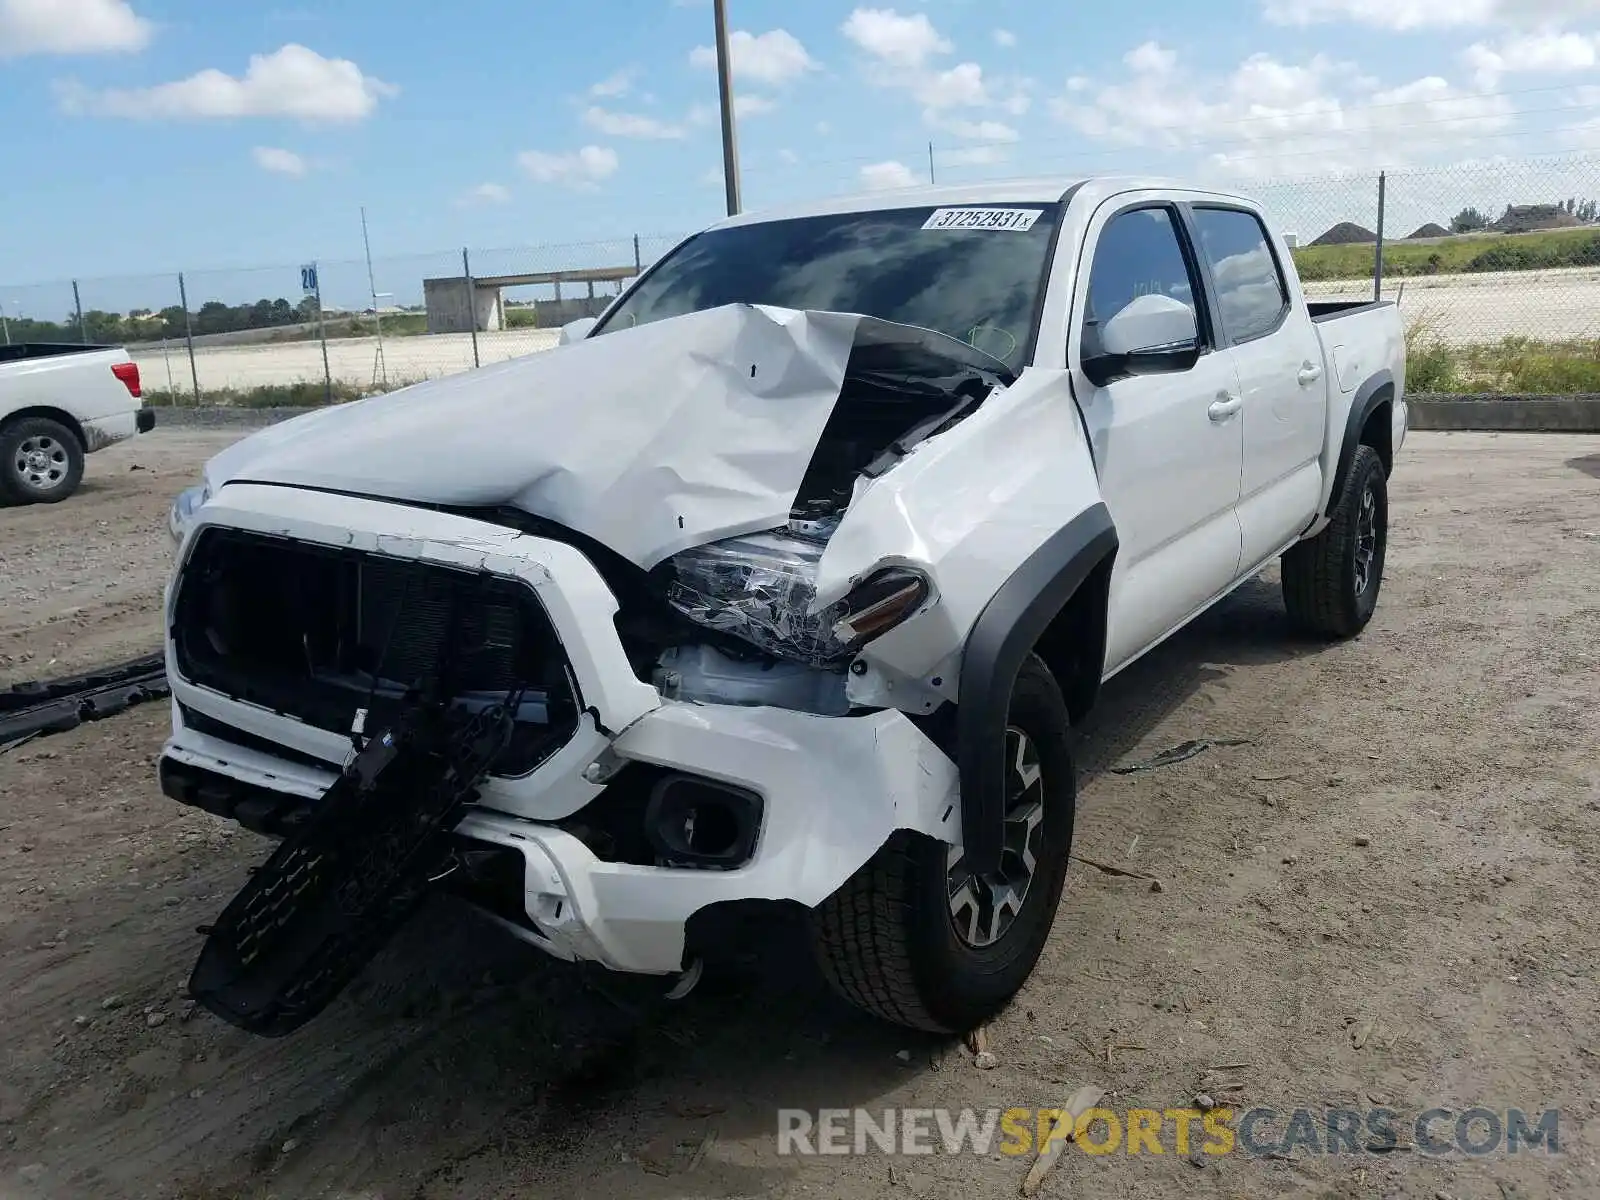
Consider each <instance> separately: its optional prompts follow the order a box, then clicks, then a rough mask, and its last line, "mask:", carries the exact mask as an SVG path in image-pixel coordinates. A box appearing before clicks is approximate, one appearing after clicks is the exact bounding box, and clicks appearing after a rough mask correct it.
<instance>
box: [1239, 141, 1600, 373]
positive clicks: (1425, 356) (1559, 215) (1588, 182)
mask: <svg viewBox="0 0 1600 1200" xmlns="http://www.w3.org/2000/svg"><path fill="white" fill-rule="evenodd" d="M1252 191H1253V192H1254V194H1255V195H1257V196H1258V197H1259V198H1260V199H1261V200H1262V202H1263V204H1264V205H1265V206H1266V207H1267V210H1268V212H1269V213H1270V214H1271V215H1272V216H1273V217H1274V218H1275V219H1276V220H1277V222H1278V223H1279V227H1280V228H1282V229H1284V230H1286V231H1289V232H1292V233H1293V234H1294V235H1295V240H1296V241H1297V243H1298V246H1297V248H1296V249H1295V251H1294V258H1295V264H1296V267H1297V268H1298V270H1299V272H1300V277H1301V279H1302V281H1303V283H1304V286H1305V290H1306V293H1307V294H1308V295H1310V296H1312V297H1317V298H1340V299H1354V298H1358V297H1364V296H1379V295H1381V296H1382V298H1383V299H1386V300H1395V301H1398V303H1399V306H1400V311H1401V315H1402V316H1403V318H1404V320H1405V325H1406V330H1407V342H1408V351H1409V354H1408V358H1409V362H1408V371H1407V375H1408V381H1409V384H1410V386H1411V387H1412V389H1413V390H1416V391H1432V392H1484V393H1488V392H1508V393H1531V392H1600V159H1597V158H1594V157H1590V156H1576V157H1572V156H1569V157H1562V158H1548V159H1520V160H1504V159H1496V160H1493V161H1486V162H1476V163H1464V164H1459V165H1456V166H1451V167H1437V168H1427V169H1418V170H1410V171H1391V172H1385V173H1381V174H1373V175H1368V176H1365V177H1361V176H1341V177H1335V178H1327V179H1315V180H1289V181H1283V182H1274V183H1269V184H1266V185H1263V186H1258V187H1255V188H1253V189H1252Z"/></svg>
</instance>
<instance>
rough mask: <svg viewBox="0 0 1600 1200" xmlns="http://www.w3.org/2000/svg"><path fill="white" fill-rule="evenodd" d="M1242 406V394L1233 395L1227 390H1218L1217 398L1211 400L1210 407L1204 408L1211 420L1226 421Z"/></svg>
mask: <svg viewBox="0 0 1600 1200" xmlns="http://www.w3.org/2000/svg"><path fill="white" fill-rule="evenodd" d="M1243 407H1244V397H1243V396H1233V395H1230V394H1229V393H1227V392H1219V393H1217V398H1216V399H1215V400H1213V401H1212V402H1211V407H1209V408H1207V409H1206V415H1207V416H1208V417H1210V418H1211V419H1212V420H1213V421H1226V420H1227V419H1228V418H1229V417H1231V416H1233V414H1234V413H1236V412H1238V411H1239V410H1240V409H1241V408H1243Z"/></svg>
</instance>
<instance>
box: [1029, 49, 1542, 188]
mask: <svg viewBox="0 0 1600 1200" xmlns="http://www.w3.org/2000/svg"><path fill="white" fill-rule="evenodd" d="M1143 50H1144V48H1143V47H1140V48H1139V50H1138V51H1135V52H1134V53H1131V54H1129V55H1128V56H1127V57H1126V59H1125V60H1124V61H1125V62H1126V63H1127V64H1129V66H1130V68H1131V69H1130V71H1129V73H1128V75H1127V76H1126V77H1125V78H1123V79H1121V80H1119V81H1116V82H1112V83H1109V84H1106V83H1096V82H1093V81H1089V80H1083V81H1082V82H1081V83H1080V84H1079V86H1077V87H1075V88H1074V87H1070V86H1069V89H1068V91H1067V93H1066V94H1064V95H1062V96H1059V97H1057V98H1056V99H1055V100H1053V101H1052V103H1051V108H1052V111H1053V112H1054V114H1055V115H1056V117H1057V118H1058V119H1059V120H1061V121H1063V122H1065V123H1067V124H1069V125H1072V126H1074V127H1075V128H1077V129H1078V130H1079V131H1081V132H1082V133H1085V134H1088V135H1089V136H1091V137H1094V138H1096V139H1099V140H1101V141H1103V142H1106V143H1109V144H1112V145H1120V146H1124V147H1132V148H1148V149H1160V150H1165V151H1168V152H1174V153H1205V154H1206V155H1207V160H1208V161H1209V162H1210V163H1211V164H1212V165H1213V166H1216V167H1221V168H1224V169H1226V170H1227V171H1229V172H1231V173H1235V174H1241V175H1249V176H1252V177H1256V178H1260V177H1264V176H1270V175H1305V174H1306V173H1307V172H1309V171H1316V172H1325V171H1337V170H1341V169H1355V168H1359V167H1365V166H1370V165H1371V164H1372V163H1373V162H1374V161H1376V158H1377V157H1378V156H1381V157H1382V158H1383V159H1385V160H1386V161H1387V162H1388V163H1390V164H1391V165H1403V164H1404V163H1406V162H1407V161H1409V160H1419V159H1426V158H1429V157H1432V156H1434V155H1435V154H1436V152H1437V151H1439V150H1448V149H1450V148H1452V147H1454V148H1459V147H1462V146H1464V145H1468V144H1470V143H1471V142H1472V141H1473V140H1474V139H1480V138H1482V137H1483V136H1485V135H1489V134H1494V133H1499V132H1502V131H1504V130H1505V129H1507V128H1508V127H1509V126H1510V124H1511V120H1512V111H1511V108H1510V105H1509V104H1508V103H1507V101H1506V100H1505V99H1504V98H1503V97H1497V96H1483V95H1477V94H1474V93H1471V92H1463V91H1462V90H1460V89H1459V88H1456V87H1454V86H1452V85H1451V84H1449V83H1448V82H1446V81H1445V80H1444V79H1441V78H1439V77H1437V76H1428V77H1425V78H1422V79H1417V80H1414V81H1412V82H1411V83H1408V84H1405V85H1403V86H1400V87H1392V88H1383V87H1382V86H1381V85H1379V84H1376V83H1375V82H1374V81H1372V80H1370V79H1363V78H1361V77H1360V72H1359V71H1358V70H1356V69H1355V68H1353V67H1351V66H1350V65H1349V64H1346V63H1337V62H1334V61H1333V60H1331V59H1328V58H1326V57H1322V56H1318V57H1315V58H1312V59H1310V60H1308V61H1306V62H1303V63H1284V62H1280V61H1279V60H1277V59H1275V58H1273V57H1272V56H1271V55H1267V54H1255V55H1251V56H1250V57H1249V58H1247V59H1245V60H1244V61H1243V62H1241V63H1240V64H1239V65H1238V66H1237V67H1235V68H1234V70H1233V71H1232V72H1230V73H1228V74H1226V75H1223V76H1207V75H1200V74H1195V73H1192V72H1189V71H1186V70H1184V69H1183V68H1182V66H1181V65H1180V64H1178V63H1177V61H1176V60H1175V59H1174V60H1173V61H1172V62H1167V61H1166V60H1165V59H1164V58H1158V57H1157V56H1155V55H1153V54H1150V53H1141V52H1140V51H1143ZM1135 64H1138V65H1139V66H1143V67H1145V68H1150V67H1152V66H1157V65H1159V66H1160V69H1159V70H1150V69H1145V70H1140V69H1138V67H1137V66H1135ZM1207 152H1209V153H1207Z"/></svg>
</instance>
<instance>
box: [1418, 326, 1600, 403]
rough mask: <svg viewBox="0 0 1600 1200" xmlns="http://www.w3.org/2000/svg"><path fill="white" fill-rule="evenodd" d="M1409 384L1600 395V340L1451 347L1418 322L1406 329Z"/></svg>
mask: <svg viewBox="0 0 1600 1200" xmlns="http://www.w3.org/2000/svg"><path fill="white" fill-rule="evenodd" d="M1406 389H1407V391H1411V392H1439V393H1445V394H1451V393H1454V394H1458V395H1478V394H1484V395H1488V394H1496V393H1499V394H1506V395H1574V394H1591V395H1600V339H1594V338H1583V339H1574V340H1571V341H1560V342H1541V341H1536V340H1535V339H1533V338H1525V337H1508V338H1502V339H1501V340H1500V341H1498V342H1493V343H1490V344H1488V345H1481V346H1447V345H1445V344H1444V343H1443V342H1442V341H1441V340H1440V339H1439V338H1438V336H1437V334H1436V333H1435V332H1434V331H1432V330H1431V329H1428V328H1427V327H1426V322H1421V321H1419V322H1417V323H1416V324H1415V325H1413V326H1412V327H1411V328H1410V329H1408V330H1407V331H1406Z"/></svg>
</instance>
